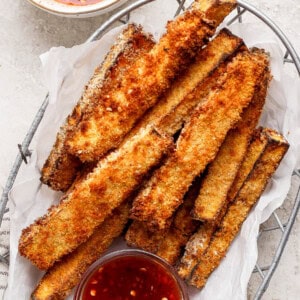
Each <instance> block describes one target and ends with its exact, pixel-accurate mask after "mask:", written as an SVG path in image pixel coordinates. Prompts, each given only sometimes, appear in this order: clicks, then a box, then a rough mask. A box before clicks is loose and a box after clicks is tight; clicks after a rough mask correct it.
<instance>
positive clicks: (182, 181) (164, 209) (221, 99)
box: [131, 51, 265, 229]
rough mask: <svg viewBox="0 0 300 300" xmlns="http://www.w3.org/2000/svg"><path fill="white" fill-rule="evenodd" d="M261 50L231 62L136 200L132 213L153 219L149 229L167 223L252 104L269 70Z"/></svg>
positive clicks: (142, 218) (150, 221) (132, 216)
mask: <svg viewBox="0 0 300 300" xmlns="http://www.w3.org/2000/svg"><path fill="white" fill-rule="evenodd" d="M258 55H259V56H260V52H258V53H257V51H254V52H252V53H249V52H246V51H244V52H242V53H240V54H238V55H237V56H236V57H235V58H234V59H233V60H232V62H231V63H229V64H228V65H227V67H226V72H225V73H224V74H223V76H222V77H221V78H220V80H219V86H218V88H216V89H215V90H213V91H211V93H210V94H209V96H208V98H207V100H205V102H204V103H203V104H202V105H199V106H198V107H197V108H196V109H195V111H194V113H193V114H192V116H191V118H190V121H189V122H188V123H187V124H186V126H185V127H184V128H183V130H182V132H181V134H180V137H179V139H178V141H177V149H176V151H175V152H174V153H173V154H172V155H170V156H169V157H168V158H167V159H166V161H165V162H164V164H163V165H162V166H161V167H160V168H159V169H158V170H156V171H155V172H154V174H153V176H152V177H151V179H150V180H149V182H148V184H147V185H146V186H145V188H143V189H142V190H141V191H140V192H139V194H138V196H137V197H136V198H135V199H134V202H133V208H132V210H131V218H133V219H136V220H139V221H143V222H147V223H148V227H149V228H151V227H152V228H154V229H155V228H159V229H164V228H165V227H166V225H167V222H168V219H169V218H170V217H171V216H172V214H173V212H174V211H175V210H176V209H177V207H178V206H179V205H180V204H181V202H182V200H183V196H184V194H185V193H186V191H187V190H188V188H189V186H190V185H191V183H192V181H193V180H194V178H195V177H196V176H198V175H199V174H201V173H202V172H203V170H204V169H205V167H206V165H207V164H208V163H210V162H211V161H212V160H213V159H214V158H215V156H216V153H217V151H218V149H219V147H220V146H221V144H222V142H223V140H224V139H225V136H226V134H227V132H228V131H229V129H230V128H231V127H232V126H233V125H234V124H235V123H236V122H237V121H238V120H239V119H240V116H241V113H242V111H243V109H244V108H245V107H246V106H247V105H248V104H249V103H250V101H251V99H252V97H253V94H254V92H255V90H256V86H257V85H258V84H259V82H260V81H261V79H262V76H263V74H264V69H265V64H264V62H260V61H258V60H257V56H258ZM195 96H197V95H195Z"/></svg>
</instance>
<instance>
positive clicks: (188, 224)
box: [125, 179, 199, 262]
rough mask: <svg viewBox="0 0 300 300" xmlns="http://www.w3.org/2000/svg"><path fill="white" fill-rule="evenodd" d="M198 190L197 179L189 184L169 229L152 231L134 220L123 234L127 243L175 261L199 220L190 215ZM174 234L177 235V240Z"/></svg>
mask: <svg viewBox="0 0 300 300" xmlns="http://www.w3.org/2000/svg"><path fill="white" fill-rule="evenodd" d="M198 192H199V179H197V180H196V181H195V183H194V184H193V185H192V186H191V188H190V189H189V191H188V192H187V194H186V196H185V200H184V202H183V204H182V205H181V206H180V207H179V208H178V210H177V211H176V213H175V214H174V218H173V220H172V224H171V225H170V226H171V228H172V229H170V230H169V229H168V230H158V231H154V232H153V231H151V230H148V228H147V224H145V223H143V222H139V221H136V220H134V221H133V222H132V224H131V225H130V227H129V228H128V230H127V232H126V235H125V240H126V242H127V244H128V245H129V246H135V247H138V248H141V249H144V250H147V251H150V252H152V253H156V254H158V255H159V256H161V257H163V258H165V259H166V260H168V261H169V260H171V257H172V261H174V262H175V261H176V260H177V259H178V257H179V255H180V253H181V247H182V246H183V245H182V241H183V240H184V241H185V240H187V239H188V237H189V236H190V235H191V234H192V233H193V232H195V230H196V229H197V227H198V225H199V222H198V221H196V220H193V219H192V217H191V216H190V212H191V210H192V207H193V205H194V201H195V199H196V197H197V195H198ZM175 234H176V235H177V237H178V239H177V240H176V238H175ZM176 242H178V245H177V244H176ZM167 257H168V259H167Z"/></svg>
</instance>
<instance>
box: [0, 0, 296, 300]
mask: <svg viewBox="0 0 300 300" xmlns="http://www.w3.org/2000/svg"><path fill="white" fill-rule="evenodd" d="M153 1H155V0H138V1H135V2H134V3H132V4H130V5H128V6H127V7H125V8H123V9H122V10H119V11H118V12H116V13H115V14H114V15H112V16H111V17H110V18H109V19H108V20H107V21H106V22H104V23H103V24H102V25H101V26H100V27H99V28H98V29H97V30H96V31H95V32H94V33H93V34H92V35H91V36H90V37H89V38H88V39H87V41H86V42H90V41H94V40H97V39H99V38H100V37H101V36H102V35H103V34H104V33H105V32H106V31H107V30H108V29H109V28H110V27H111V26H113V25H116V24H119V23H122V24H126V23H128V22H130V16H131V12H132V11H134V10H135V9H137V8H139V7H141V6H144V5H146V4H148V3H150V2H153ZM174 1H176V2H177V4H178V7H177V10H176V12H175V16H176V15H178V14H179V13H180V12H181V11H183V10H185V9H186V2H187V1H186V0H174ZM245 13H248V14H252V15H254V16H255V17H257V18H258V19H260V20H261V21H262V22H263V23H265V25H266V26H268V27H269V28H270V29H271V30H272V31H273V32H274V34H275V35H276V36H277V37H278V38H279V40H280V41H281V43H282V45H283V46H284V47H285V51H286V52H285V55H284V62H285V63H291V64H293V65H294V67H295V68H296V70H297V73H298V75H299V76H300V59H299V56H298V55H297V53H296V51H295V49H294V48H293V46H292V44H291V42H290V41H289V40H288V38H287V37H286V36H285V34H284V33H283V32H282V31H281V29H280V28H279V27H278V26H277V25H276V24H275V23H274V22H273V21H272V20H271V19H270V18H268V17H267V16H266V15H265V14H264V13H262V12H261V11H259V10H258V9H257V8H255V7H254V6H252V5H251V4H249V3H247V2H245V1H243V0H238V7H237V9H236V14H235V15H234V16H233V17H232V18H231V19H230V20H229V21H228V22H227V25H231V24H232V23H234V22H237V21H238V22H242V21H243V20H242V18H243V15H244V14H245ZM48 100H49V98H48V95H47V96H46V97H45V100H44V101H43V103H42V105H41V107H40V108H39V110H38V112H37V114H36V116H35V118H34V120H33V122H32V124H31V126H30V128H29V130H28V132H27V134H26V136H25V138H24V140H23V142H22V144H19V145H18V149H19V154H18V155H17V157H16V159H15V162H14V164H13V167H12V169H11V171H10V174H9V177H8V179H7V182H6V185H5V187H4V190H3V193H2V196H1V199H0V227H1V224H2V220H3V216H4V214H5V212H7V211H8V208H6V206H7V202H8V194H9V191H10V190H11V188H12V187H13V185H14V182H15V179H16V177H17V175H18V172H19V169H20V167H21V165H22V163H23V162H24V163H25V164H27V159H28V157H30V155H31V152H30V150H29V145H30V143H31V141H32V139H33V137H34V134H35V132H36V130H37V128H38V126H39V124H40V122H41V120H42V118H43V116H44V113H45V111H46V109H47V106H48ZM293 176H294V177H295V178H297V179H298V180H297V182H296V183H294V184H296V185H297V187H296V194H295V195H293V197H292V201H293V204H292V209H291V211H290V213H289V217H288V220H286V221H285V222H283V221H282V219H281V218H280V217H279V215H278V213H277V212H276V211H275V212H273V214H272V217H273V218H274V221H275V225H272V226H268V225H265V224H268V221H267V222H265V223H264V224H262V226H261V230H260V234H259V236H258V239H260V238H261V237H262V236H263V235H264V234H265V233H269V232H274V231H277V232H280V233H281V237H280V240H279V242H278V244H277V248H276V251H275V254H274V256H273V257H272V261H271V263H270V264H268V265H266V266H260V265H259V264H258V263H257V264H256V266H255V268H254V270H253V274H259V276H260V279H261V280H260V282H259V284H258V287H257V289H256V293H255V296H254V299H255V300H258V299H261V298H262V296H263V294H264V292H265V291H266V290H267V288H268V285H269V282H270V280H271V278H272V275H273V274H274V272H275V270H276V267H277V266H278V263H279V261H280V258H281V256H282V253H283V251H284V248H285V246H286V243H287V241H288V238H289V235H290V232H291V229H292V227H293V224H294V222H295V219H296V216H297V213H298V211H299V208H300V180H299V179H300V170H294V172H293ZM8 257H9V253H6V254H4V255H0V263H4V264H7V265H8V264H9V259H8Z"/></svg>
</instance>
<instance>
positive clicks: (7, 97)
mask: <svg viewBox="0 0 300 300" xmlns="http://www.w3.org/2000/svg"><path fill="white" fill-rule="evenodd" d="M167 1H171V0H166V5H167ZM249 2H251V3H252V4H253V5H255V6H256V7H258V8H259V9H260V10H262V11H264V12H265V13H266V14H267V15H268V16H269V17H270V18H271V19H273V20H274V21H275V23H277V24H278V25H279V27H280V28H281V29H282V30H283V31H284V32H285V34H286V35H287V36H288V38H289V39H290V40H291V41H292V43H293V45H294V47H295V49H296V51H297V52H298V53H300V34H299V28H300V2H299V0H286V1H281V0H251V1H249ZM105 18H107V15H104V16H99V17H94V18H86V19H66V18H62V17H58V16H53V15H50V14H47V13H45V12H43V11H40V10H39V9H37V8H35V7H33V6H31V5H30V4H29V3H27V2H26V1H25V0H15V1H0V116H1V117H0V133H1V147H0V192H1V188H2V187H3V186H4V185H5V182H6V178H7V176H8V174H9V170H10V168H11V166H12V164H13V161H14V159H15V156H16V154H17V146H16V145H17V144H18V143H20V142H22V140H23V138H24V136H25V134H26V132H27V130H28V128H29V126H30V123H31V122H32V119H33V118H34V115H35V113H36V111H37V110H38V108H39V106H40V105H41V103H42V101H43V99H44V97H45V95H46V93H47V90H46V89H45V87H44V85H43V81H42V78H41V63H40V60H39V55H40V54H41V53H43V52H45V51H47V50H48V49H49V48H51V47H53V46H66V47H71V46H73V45H76V44H80V43H82V42H84V41H85V40H86V39H87V37H88V36H89V35H90V34H91V33H92V32H93V31H94V30H95V29H96V28H97V27H98V26H99V25H100V24H101V23H102V22H103V20H104V19H105ZM298 100H299V101H300V99H298ZM290 205H291V203H289V202H287V203H286V204H285V205H284V206H283V208H282V209H281V210H280V212H279V214H281V215H283V216H285V215H287V214H288V212H289V209H290ZM269 222H272V220H270V221H269ZM276 238H278V236H276V233H274V234H270V235H268V236H266V237H264V238H263V239H262V241H261V242H260V244H259V248H260V249H261V254H262V256H264V255H266V256H268V255H269V253H264V251H269V250H264V249H269V248H268V247H266V245H269V246H271V249H272V247H273V248H274V247H275V246H273V244H274V241H275V240H276ZM1 239H3V237H0V243H1ZM273 250H275V249H273ZM0 251H2V250H1V249H0ZM1 253H2V252H1ZM299 257H300V218H299V216H298V218H297V220H296V223H295V226H294V228H293V230H292V233H291V236H290V239H289V241H288V244H287V247H286V250H285V252H284V254H283V256H282V259H281V262H280V264H279V267H278V269H277V271H276V273H275V275H274V277H273V279H272V281H271V283H270V286H269V288H268V291H267V292H266V293H265V295H264V297H263V299H274V300H275V299H276V300H277V299H280V300H284V299H288V300H294V299H295V300H296V299H299V298H300V296H299V295H300V285H299V282H300V270H299V268H300V259H299ZM6 272H7V270H6V269H5V267H4V266H1V268H0V285H5V277H6V276H5V275H6ZM257 283H258V279H257V278H255V277H253V278H252V279H251V283H250V286H249V297H250V298H251V295H253V290H255V286H256V284H257ZM0 297H1V294H0Z"/></svg>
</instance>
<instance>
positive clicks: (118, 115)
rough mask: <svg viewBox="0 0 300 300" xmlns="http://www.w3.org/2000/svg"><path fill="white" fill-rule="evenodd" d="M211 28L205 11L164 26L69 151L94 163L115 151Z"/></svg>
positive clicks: (81, 127)
mask: <svg viewBox="0 0 300 300" xmlns="http://www.w3.org/2000/svg"><path fill="white" fill-rule="evenodd" d="M214 5H216V11H217V12H218V13H219V14H220V15H222V14H223V17H225V15H226V14H227V11H226V10H223V8H224V7H223V6H224V5H225V4H224V3H223V2H220V1H215V3H214ZM209 8H210V7H208V8H207V9H209ZM216 26H217V22H213V24H212V22H208V16H206V15H205V11H201V10H198V9H193V10H188V11H186V12H185V13H184V14H183V15H180V16H179V17H177V19H175V20H174V21H171V22H169V23H168V25H167V33H166V34H165V35H164V36H163V37H162V38H161V39H160V41H159V43H158V44H156V45H155V46H154V47H153V49H152V50H151V51H150V52H149V53H146V54H145V55H143V56H142V57H141V58H140V59H138V60H137V61H136V62H135V64H134V65H133V66H131V67H130V68H129V69H128V71H127V72H126V73H125V74H124V77H123V79H122V82H121V83H120V86H119V88H118V89H117V90H112V91H108V93H107V95H106V96H105V97H104V98H102V99H101V101H99V105H97V106H96V107H94V109H93V111H91V112H90V113H87V114H86V115H85V116H84V118H83V119H82V121H81V122H80V124H79V125H78V127H77V130H74V132H73V133H72V134H70V135H68V138H67V141H66V146H67V148H68V151H69V152H70V153H72V154H73V155H76V156H78V157H79V158H80V159H81V160H82V161H93V160H97V159H98V158H99V157H101V156H103V155H104V154H105V153H106V152H107V151H108V150H110V149H112V148H116V147H117V146H118V145H119V144H120V143H121V142H122V140H123V138H124V136H125V134H127V133H128V132H129V131H130V130H131V128H132V127H133V126H134V125H135V123H136V121H137V120H138V119H139V118H140V117H141V116H142V115H143V114H144V113H145V111H146V110H147V109H149V108H150V107H152V106H153V105H154V104H155V103H156V102H157V100H158V97H159V96H160V95H161V94H162V93H163V92H164V91H165V90H166V89H167V88H168V87H169V86H170V84H171V81H172V80H173V79H174V77H175V76H176V75H177V73H178V72H179V70H180V69H182V67H183V66H186V65H187V64H188V63H189V62H190V61H191V59H192V58H193V57H194V56H195V54H196V52H197V50H198V49H199V48H200V47H201V46H203V44H204V43H205V42H206V41H207V39H208V38H209V37H211V36H212V35H213V33H214V32H215V27H216Z"/></svg>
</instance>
